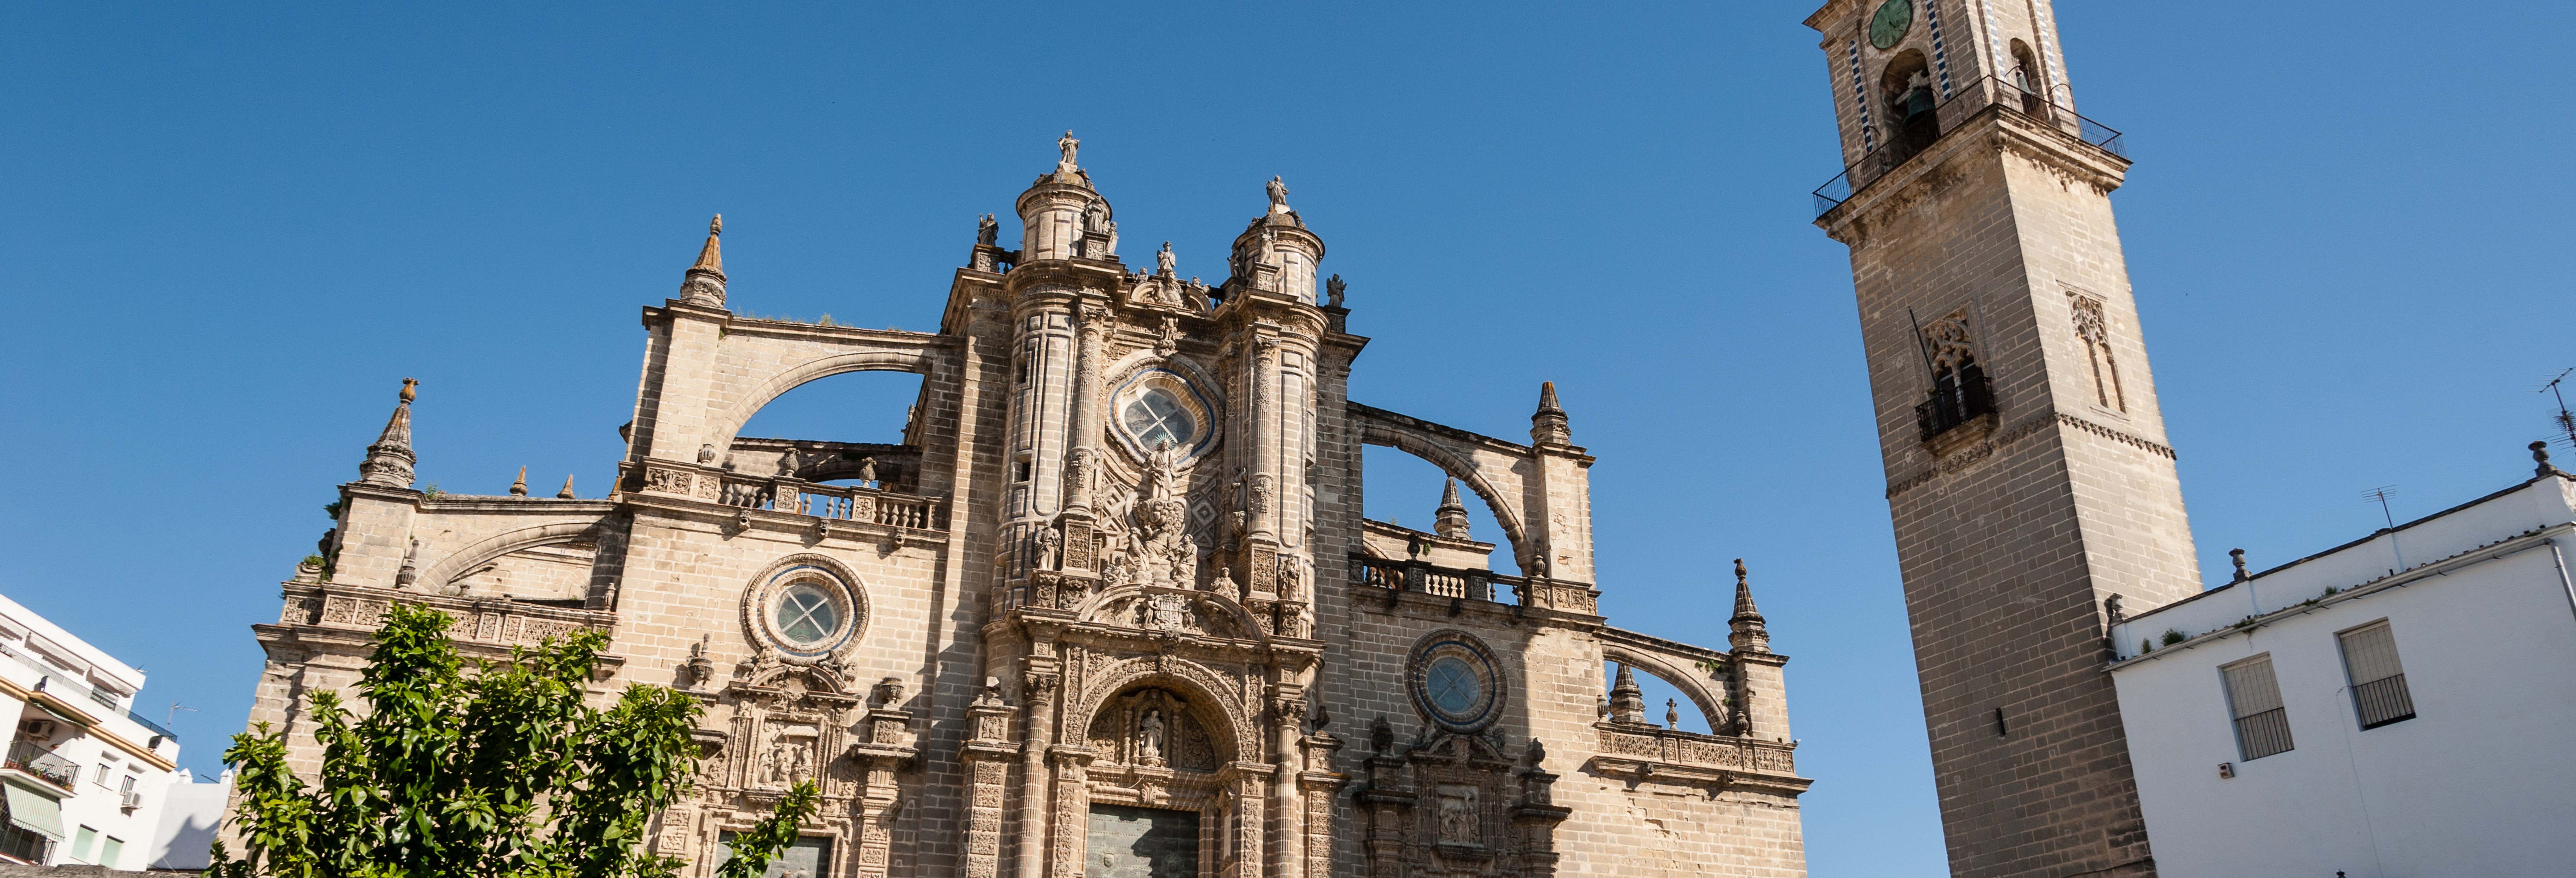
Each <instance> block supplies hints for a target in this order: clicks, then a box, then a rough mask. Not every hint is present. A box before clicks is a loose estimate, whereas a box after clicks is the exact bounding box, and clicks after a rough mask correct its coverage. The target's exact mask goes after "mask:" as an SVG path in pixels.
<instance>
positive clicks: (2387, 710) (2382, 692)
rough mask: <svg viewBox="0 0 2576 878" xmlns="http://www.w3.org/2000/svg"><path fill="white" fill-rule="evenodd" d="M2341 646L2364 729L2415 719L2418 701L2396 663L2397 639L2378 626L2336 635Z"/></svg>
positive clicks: (2382, 625)
mask: <svg viewBox="0 0 2576 878" xmlns="http://www.w3.org/2000/svg"><path fill="white" fill-rule="evenodd" d="M2335 639H2336V640H2338V641H2341V642H2342V646H2343V669H2344V674H2345V677H2346V679H2348V680H2350V681H2352V707H2353V713H2354V714H2356V715H2358V716H2359V717H2360V719H2361V727H2362V728H2365V729H2375V728H2378V727H2380V726H2384V725H2387V724H2389V723H2393V722H2401V721H2404V720H2410V719H2414V718H2415V697H2414V695H2413V694H2411V693H2409V692H2407V691H2406V669H2405V668H2404V667H2403V666H2401V665H2399V664H2398V663H2397V636H2396V635H2395V634H2393V633H2391V632H2390V631H2389V630H2388V623H2386V622H2379V623H2375V624H2371V625H2367V626H2364V627H2361V628H2358V629H2355V630H2351V631H2346V632H2344V633H2342V634H2338V635H2335Z"/></svg>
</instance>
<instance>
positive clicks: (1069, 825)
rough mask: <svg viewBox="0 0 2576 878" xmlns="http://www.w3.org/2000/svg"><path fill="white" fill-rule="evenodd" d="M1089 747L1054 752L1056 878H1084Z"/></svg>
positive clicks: (1088, 797)
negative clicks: (1083, 863)
mask: <svg viewBox="0 0 2576 878" xmlns="http://www.w3.org/2000/svg"><path fill="white" fill-rule="evenodd" d="M1093 755H1094V754H1093V753H1092V751H1091V748H1089V747H1057V748H1055V869H1056V878H1083V866H1082V859H1083V856H1084V847H1085V842H1087V841H1089V840H1090V839H1089V837H1088V834H1089V832H1090V829H1091V821H1090V816H1091V786H1090V778H1091V775H1090V767H1091V759H1092V756H1093Z"/></svg>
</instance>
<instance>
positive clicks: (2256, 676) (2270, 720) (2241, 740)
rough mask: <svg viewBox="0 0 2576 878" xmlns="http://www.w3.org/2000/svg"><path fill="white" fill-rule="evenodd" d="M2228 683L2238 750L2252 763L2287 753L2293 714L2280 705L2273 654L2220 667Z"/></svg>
mask: <svg viewBox="0 0 2576 878" xmlns="http://www.w3.org/2000/svg"><path fill="white" fill-rule="evenodd" d="M2218 672H2219V675H2220V676H2221V677H2222V678H2223V679H2224V681H2225V683H2226V686H2227V712H2228V715H2229V716H2230V717H2231V718H2233V719H2234V720H2235V722H2236V750H2237V752H2238V754H2239V755H2242V756H2243V757H2244V758H2245V760H2246V761H2248V762H2251V761H2254V760H2256V759H2261V758H2263V757H2265V756H2270V755H2272V754H2274V753H2287V752H2289V751H2290V750H2291V749H2292V747H2291V744H2290V715H2289V712H2288V711H2286V710H2285V709H2283V708H2282V706H2281V681H2280V680H2279V679H2277V678H2275V677H2273V676H2272V657H2271V656H2270V655H2260V656H2255V657H2254V658H2250V659H2246V660H2245V661H2241V662H2237V663H2235V664H2232V665H2228V666H2226V667H2223V668H2220V669H2218Z"/></svg>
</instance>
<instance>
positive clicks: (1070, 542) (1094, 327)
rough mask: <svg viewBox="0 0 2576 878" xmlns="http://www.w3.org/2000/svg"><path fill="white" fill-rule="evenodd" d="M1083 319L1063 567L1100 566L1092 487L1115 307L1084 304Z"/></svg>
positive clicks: (1066, 483) (1066, 476) (1078, 337)
mask: <svg viewBox="0 0 2576 878" xmlns="http://www.w3.org/2000/svg"><path fill="white" fill-rule="evenodd" d="M1080 310H1081V315H1082V324H1081V325H1080V326H1079V327H1076V330H1075V332H1076V334H1075V336H1074V342H1075V350H1074V365H1073V370H1074V371H1073V421H1072V423H1073V427H1072V432H1073V443H1072V444H1073V451H1072V453H1071V454H1070V455H1068V456H1067V457H1066V459H1065V467H1064V490H1065V510H1064V516H1063V518H1062V520H1063V522H1064V549H1063V551H1064V556H1063V564H1062V569H1065V570H1072V571H1089V570H1091V569H1092V568H1094V567H1096V566H1098V564H1099V560H1098V559H1096V558H1093V557H1092V553H1093V549H1094V547H1093V546H1092V536H1091V535H1092V522H1093V521H1094V520H1095V515H1096V513H1094V512H1093V511H1092V508H1091V505H1092V499H1093V498H1092V487H1093V483H1094V482H1097V481H1098V480H1099V477H1098V475H1097V470H1098V469H1099V466H1100V436H1101V426H1100V418H1101V410H1102V409H1103V408H1104V407H1106V406H1107V405H1108V404H1109V402H1108V400H1107V399H1105V398H1103V395H1102V394H1103V392H1104V391H1103V389H1102V388H1101V386H1100V358H1101V353H1102V352H1101V343H1102V336H1105V335H1107V334H1108V333H1109V331H1110V328H1111V325H1112V324H1111V317H1110V313H1109V309H1107V308H1102V307H1100V306H1097V305H1084V306H1082V307H1081V309H1080Z"/></svg>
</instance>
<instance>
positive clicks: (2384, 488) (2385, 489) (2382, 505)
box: [2361, 485, 2397, 530]
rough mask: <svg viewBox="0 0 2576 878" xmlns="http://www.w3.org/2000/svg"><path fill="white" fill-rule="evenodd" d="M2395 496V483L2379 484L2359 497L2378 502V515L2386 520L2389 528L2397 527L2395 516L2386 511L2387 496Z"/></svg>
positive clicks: (2394, 528)
mask: <svg viewBox="0 0 2576 878" xmlns="http://www.w3.org/2000/svg"><path fill="white" fill-rule="evenodd" d="M2395 496H2397V486H2396V485H2381V486H2379V487H2376V488H2372V489H2370V490H2369V491H2366V492H2363V493H2362V495H2361V499H2363V500H2366V501H2370V502H2374V503H2378V504H2379V517H2380V518H2382V519H2385V520H2386V521H2387V522H2388V529H2389V530H2396V529H2397V516H2396V515H2393V514H2391V513H2390V512H2389V511H2388V498H2390V497H2395Z"/></svg>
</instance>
